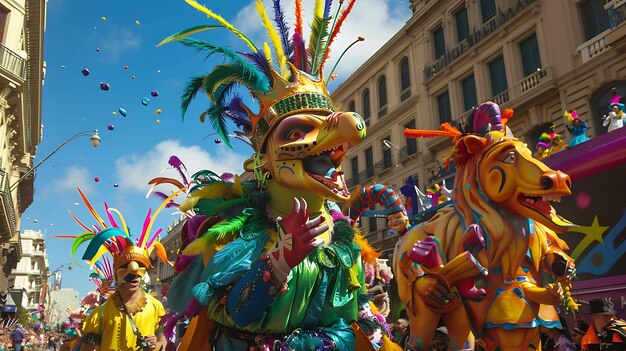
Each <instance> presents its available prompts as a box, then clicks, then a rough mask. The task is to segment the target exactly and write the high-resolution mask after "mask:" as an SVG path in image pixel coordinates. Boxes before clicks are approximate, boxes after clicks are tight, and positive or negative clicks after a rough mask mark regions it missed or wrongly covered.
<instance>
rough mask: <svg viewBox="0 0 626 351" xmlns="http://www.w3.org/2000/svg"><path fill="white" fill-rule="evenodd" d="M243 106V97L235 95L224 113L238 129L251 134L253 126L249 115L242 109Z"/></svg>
mask: <svg viewBox="0 0 626 351" xmlns="http://www.w3.org/2000/svg"><path fill="white" fill-rule="evenodd" d="M241 104H242V100H241V96H239V95H238V94H233V97H232V98H231V100H230V101H229V102H228V105H226V108H225V109H224V112H222V113H223V114H224V115H225V116H227V117H228V118H230V119H231V120H232V121H233V122H234V123H235V125H236V126H237V128H240V129H241V130H242V131H243V132H244V133H249V132H250V131H252V124H251V123H250V118H249V117H248V114H247V113H246V111H245V110H244V109H243V108H242V107H241Z"/></svg>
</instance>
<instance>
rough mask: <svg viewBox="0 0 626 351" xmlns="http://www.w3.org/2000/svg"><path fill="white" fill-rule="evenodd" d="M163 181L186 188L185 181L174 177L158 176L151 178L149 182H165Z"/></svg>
mask: <svg viewBox="0 0 626 351" xmlns="http://www.w3.org/2000/svg"><path fill="white" fill-rule="evenodd" d="M163 183H168V184H172V185H174V186H175V187H177V188H178V189H186V187H185V185H183V183H181V182H180V181H179V180H176V179H174V178H166V177H156V178H153V179H151V180H150V181H149V182H148V184H163Z"/></svg>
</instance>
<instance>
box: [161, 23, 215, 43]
mask: <svg viewBox="0 0 626 351" xmlns="http://www.w3.org/2000/svg"><path fill="white" fill-rule="evenodd" d="M215 28H225V27H224V26H222V25H216V24H207V25H201V26H195V27H191V28H187V29H185V30H181V31H180V32H177V33H174V34H172V35H170V36H169V37H167V38H165V39H163V40H161V42H160V43H158V44H157V45H156V46H157V47H159V46H161V45H165V44H167V43H171V42H173V41H176V40H180V39H182V38H184V37H186V36H189V35H192V34H195V33H199V32H203V31H205V30H210V29H215Z"/></svg>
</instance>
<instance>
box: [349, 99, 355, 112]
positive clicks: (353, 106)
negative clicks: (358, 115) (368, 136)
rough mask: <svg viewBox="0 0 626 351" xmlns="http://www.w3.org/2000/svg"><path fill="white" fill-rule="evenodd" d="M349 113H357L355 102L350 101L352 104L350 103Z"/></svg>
mask: <svg viewBox="0 0 626 351" xmlns="http://www.w3.org/2000/svg"><path fill="white" fill-rule="evenodd" d="M348 111H350V112H355V111H356V105H355V104H354V100H350V102H349V103H348Z"/></svg>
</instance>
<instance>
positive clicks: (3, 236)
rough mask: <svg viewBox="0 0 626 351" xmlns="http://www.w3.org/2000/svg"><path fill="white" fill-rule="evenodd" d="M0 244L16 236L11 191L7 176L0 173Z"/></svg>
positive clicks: (4, 173) (2, 172)
mask: <svg viewBox="0 0 626 351" xmlns="http://www.w3.org/2000/svg"><path fill="white" fill-rule="evenodd" d="M0 210H1V211H2V213H1V214H0V242H7V241H9V240H10V239H12V238H13V237H15V235H16V233H17V232H16V229H15V228H16V227H17V220H16V215H15V205H14V204H13V197H12V196H11V190H9V176H8V174H7V173H6V172H5V171H0Z"/></svg>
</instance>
